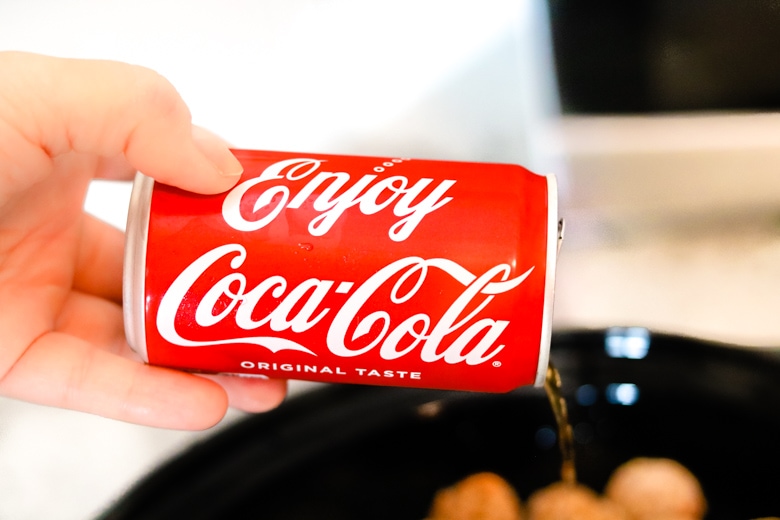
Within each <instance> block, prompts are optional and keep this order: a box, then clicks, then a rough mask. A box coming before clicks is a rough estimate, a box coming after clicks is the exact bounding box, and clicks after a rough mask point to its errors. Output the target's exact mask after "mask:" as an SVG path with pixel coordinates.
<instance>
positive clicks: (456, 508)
mask: <svg viewBox="0 0 780 520" xmlns="http://www.w3.org/2000/svg"><path fill="white" fill-rule="evenodd" d="M428 519H429V520H524V516H523V514H522V506H521V504H520V499H519V498H518V496H517V494H516V493H515V490H514V488H512V486H511V485H510V484H509V483H508V482H507V481H506V480H504V479H503V478H501V477H500V476H498V475H496V474H495V473H488V472H485V473H475V474H474V475H471V476H469V477H466V478H465V479H463V480H461V481H460V482H458V483H456V484H455V485H453V486H451V487H448V488H446V489H442V490H441V491H439V492H438V493H436V495H435V496H434V498H433V505H432V506H431V511H430V514H429V515H428Z"/></svg>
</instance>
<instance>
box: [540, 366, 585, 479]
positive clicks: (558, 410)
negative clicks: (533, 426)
mask: <svg viewBox="0 0 780 520" xmlns="http://www.w3.org/2000/svg"><path fill="white" fill-rule="evenodd" d="M544 390H545V392H547V399H549V400H550V405H551V406H552V410H553V414H554V415H555V422H556V423H557V425H558V446H559V447H560V450H561V480H562V481H563V482H566V483H568V484H574V483H576V482H577V471H576V469H575V467H574V435H572V430H571V424H569V412H568V410H567V408H566V400H565V399H564V398H563V395H562V393H561V375H560V373H558V370H556V368H555V367H554V366H553V365H552V363H550V365H549V366H548V367H547V375H546V377H545V380H544Z"/></svg>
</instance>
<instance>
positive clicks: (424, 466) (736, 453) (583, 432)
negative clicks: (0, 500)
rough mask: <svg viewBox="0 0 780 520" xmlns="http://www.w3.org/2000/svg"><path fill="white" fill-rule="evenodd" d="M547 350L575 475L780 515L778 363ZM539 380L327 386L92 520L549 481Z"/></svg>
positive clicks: (722, 514) (687, 354) (258, 509)
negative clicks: (617, 473)
mask: <svg viewBox="0 0 780 520" xmlns="http://www.w3.org/2000/svg"><path fill="white" fill-rule="evenodd" d="M552 356H553V360H554V363H555V364H556V366H557V368H558V370H559V371H560V372H561V377H562V381H563V392H564V395H565V396H566V398H567V401H568V407H569V412H570V417H571V423H572V425H573V428H574V435H575V441H576V450H577V452H576V454H577V460H576V462H577V472H578V478H579V479H580V481H582V482H584V483H586V484H588V485H590V486H591V487H593V488H594V489H596V490H597V491H601V489H602V487H603V486H604V484H605V483H606V480H607V478H608V477H609V475H610V473H611V472H612V471H613V470H614V469H615V468H616V467H617V466H618V465H619V464H620V463H622V462H624V461H626V460H628V459H629V458H631V457H635V456H663V457H670V458H673V459H676V460H678V461H679V462H681V463H682V464H684V465H686V466H687V467H688V468H689V469H690V470H691V471H693V472H694V474H695V475H697V477H698V478H699V479H700V481H701V483H702V486H703V488H704V492H705V494H706V496H707V498H708V500H709V505H710V513H709V515H708V516H707V518H708V520H715V519H729V520H739V519H743V520H747V519H749V518H759V517H763V516H768V515H778V514H780V496H778V494H777V489H776V488H777V478H776V472H777V468H778V467H780V450H778V449H777V439H778V438H780V377H778V374H780V361H778V358H777V357H775V356H773V355H770V354H768V353H765V352H762V351H752V350H747V349H742V348H731V347H727V346H722V345H717V344H709V343H704V342H699V341H694V340H691V339H685V338H678V337H673V336H663V335H652V336H651V335H649V334H648V333H647V331H646V330H645V329H633V328H629V329H611V330H608V331H585V332H576V333H559V334H556V335H555V336H554V339H553V347H552ZM554 425H555V420H554V418H553V416H552V412H551V411H550V406H549V403H548V402H547V398H546V396H545V395H544V392H543V391H542V390H541V389H537V388H521V389H519V390H517V391H515V392H512V393H509V394H500V395H496V394H475V393H460V392H443V391H425V390H415V389H408V388H382V387H360V386H329V387H324V388H322V389H317V390H313V391H311V392H310V393H307V394H301V395H299V396H297V397H294V398H291V399H290V400H289V401H288V402H286V403H285V404H284V405H282V406H281V407H280V408H278V409H277V410H274V411H272V412H270V413H267V414H263V415H257V416H253V417H249V418H248V419H246V420H243V421H241V422H238V423H237V424H235V425H233V426H231V427H229V428H227V429H226V430H223V431H221V432H220V433H218V434H217V435H215V436H213V437H212V438H210V439H207V440H206V441H204V442H202V443H201V444H199V445H196V446H194V447H193V448H192V449H190V450H188V451H186V452H184V453H183V454H182V455H181V456H179V457H178V458H176V459H174V460H172V461H171V462H170V463H168V464H166V465H164V466H162V467H160V468H159V469H158V470H157V471H155V472H154V473H152V474H151V475H149V477H148V478H147V479H146V480H144V481H142V482H140V483H139V484H138V485H137V486H136V487H135V488H134V489H132V490H130V491H129V492H128V493H127V495H126V496H125V497H123V498H122V499H121V500H120V501H118V502H117V503H116V504H115V505H114V506H113V507H112V508H111V509H110V510H109V511H107V512H106V513H105V515H104V516H103V517H101V518H103V520H131V519H147V520H152V519H166V520H167V519H170V518H187V519H189V520H205V519H223V518H230V519H255V518H263V519H265V520H273V519H279V520H282V519H285V520H304V519H311V520H323V519H340V520H351V519H355V520H365V519H367V518H371V519H374V520H402V519H408V520H422V519H423V518H425V515H426V513H427V512H428V508H429V507H430V504H431V500H432V498H433V495H434V493H435V492H436V491H437V490H438V489H441V488H442V487H445V486H448V485H451V484H453V483H455V482H456V481H458V480H460V479H462V478H464V477H465V476H467V475H469V474H472V473H475V472H478V471H493V472H496V473H498V474H500V475H502V476H503V477H504V478H506V479H507V480H508V481H509V482H510V483H511V484H512V485H513V486H515V487H516V489H517V490H518V492H519V493H520V495H521V497H522V498H524V499H525V498H527V497H528V495H529V494H530V492H532V491H533V490H534V489H538V488H540V487H543V486H545V485H547V484H549V483H551V482H553V481H555V480H557V479H558V478H559V474H560V453H559V451H558V449H557V445H556V440H555V426H554Z"/></svg>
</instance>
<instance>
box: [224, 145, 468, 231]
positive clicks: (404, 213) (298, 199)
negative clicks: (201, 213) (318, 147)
mask: <svg viewBox="0 0 780 520" xmlns="http://www.w3.org/2000/svg"><path fill="white" fill-rule="evenodd" d="M323 162H324V161H321V160H318V159H306V158H298V159H287V160H284V161H279V162H277V163H274V164H272V165H270V166H268V167H267V168H266V169H265V170H263V173H261V174H260V175H259V176H258V177H255V178H252V179H249V180H246V181H244V182H242V183H241V184H239V185H238V186H236V187H235V188H233V189H232V190H231V191H230V193H228V195H227V197H225V200H224V202H223V204H222V216H223V218H224V219H225V222H226V223H227V224H228V225H229V226H230V227H232V228H233V229H235V230H238V231H256V230H258V229H261V228H263V227H265V226H267V225H268V224H270V223H271V222H272V221H273V220H274V219H275V218H276V217H277V216H279V214H280V213H281V212H282V210H284V209H285V208H287V209H298V208H300V207H301V205H302V204H303V203H304V202H306V201H307V200H308V199H309V198H310V197H312V195H313V194H314V192H315V191H316V190H317V189H320V188H322V192H321V193H320V194H318V195H317V196H316V198H314V200H313V203H312V206H313V208H314V210H315V211H316V212H318V213H319V215H318V216H317V217H315V218H313V219H312V220H311V222H309V226H308V230H309V233H311V234H312V236H322V235H324V234H325V233H327V232H328V231H329V230H330V229H331V228H332V227H333V225H334V224H335V223H336V221H337V220H338V219H339V218H340V217H341V216H342V215H343V214H344V212H345V211H347V210H348V209H349V208H352V207H354V206H357V208H358V209H359V211H360V212H361V213H363V214H364V215H373V214H375V213H378V212H380V211H382V210H383V209H385V208H388V207H390V206H391V205H392V212H393V215H395V216H396V217H399V220H398V221H397V222H396V223H395V224H393V226H392V227H391V228H390V230H389V231H388V236H389V237H390V239H391V240H393V241H396V242H401V241H403V240H406V239H407V238H409V235H411V233H412V231H414V229H415V228H416V227H417V226H418V225H419V224H420V222H421V221H422V219H423V218H424V217H425V216H426V215H428V214H430V213H432V212H434V211H436V210H437V209H439V208H441V207H442V206H444V205H445V204H447V203H448V202H450V201H451V200H452V197H445V196H444V194H445V193H446V192H447V190H449V189H450V187H452V185H453V184H455V181H454V180H443V181H441V182H440V183H439V184H438V185H436V186H435V187H434V188H433V189H432V190H431V191H430V193H428V194H427V195H425V196H423V195H422V192H423V191H424V190H425V189H426V188H427V187H428V186H429V185H431V183H432V182H433V181H434V179H429V178H423V179H419V180H418V181H417V182H415V183H413V184H412V183H411V182H410V181H409V179H407V178H406V177H404V176H403V175H392V176H388V177H384V178H381V179H380V178H379V177H378V176H377V175H373V174H367V175H363V176H362V177H361V178H359V179H358V180H357V181H355V182H354V183H353V184H351V185H349V183H350V181H351V180H352V176H351V175H350V174H349V173H346V172H327V171H321V170H320V167H321V166H322V163H323ZM284 179H286V180H288V181H294V182H295V181H300V182H301V183H304V182H305V184H304V185H303V187H302V188H301V189H300V191H299V192H298V193H297V194H295V195H294V196H292V197H291V193H290V188H289V187H288V186H285V185H283V184H275V183H274V182H273V181H280V180H284ZM255 187H258V189H262V191H261V192H260V193H259V195H258V194H257V190H254V188H255ZM341 190H343V192H342V193H340V194H339V191H341ZM250 194H253V195H254V196H256V197H257V198H256V201H255V203H254V206H253V209H252V212H253V213H254V214H258V213H260V214H262V216H256V218H254V219H250V218H247V217H246V216H244V215H243V214H242V212H241V202H242V200H243V199H244V197H247V196H249V195H250Z"/></svg>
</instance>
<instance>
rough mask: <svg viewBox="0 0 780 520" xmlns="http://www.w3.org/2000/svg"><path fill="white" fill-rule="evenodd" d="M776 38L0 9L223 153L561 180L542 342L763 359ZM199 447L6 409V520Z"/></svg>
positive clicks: (402, 13) (483, 1) (0, 513)
mask: <svg viewBox="0 0 780 520" xmlns="http://www.w3.org/2000/svg"><path fill="white" fill-rule="evenodd" d="M779 29H780V3H778V2H777V1H775V0H751V1H749V2H738V3H737V2H730V1H728V0H706V1H703V2H696V3H683V2H675V1H673V0H653V1H650V0H644V1H640V0H637V1H635V2H622V1H606V0H604V1H596V0H589V1H583V0H549V2H547V1H542V0H511V1H510V0H480V1H460V0H455V1H452V0H449V1H445V0H395V1H393V2H389V1H384V0H382V1H375V2H370V3H369V2H361V1H359V0H286V1H285V0H224V1H221V2H216V1H213V0H191V1H187V2H185V1H175V0H155V1H152V0H136V1H134V2H121V1H117V0H103V1H97V0H72V1H70V2H55V1H51V0H26V1H24V2H22V1H21V0H4V1H3V2H0V50H25V51H32V52H39V53H45V54H51V55H57V56H65V57H79V58H106V59H113V60H121V61H126V62H131V63H136V64H140V65H144V66H146V67H149V68H152V69H155V70H156V71H158V72H159V73H161V74H162V75H164V76H165V77H167V78H168V79H169V80H170V81H171V82H172V83H173V84H174V85H175V86H176V87H177V88H178V89H179V91H180V93H181V94H182V96H183V97H184V99H185V101H186V102H187V103H188V105H189V107H190V109H191V111H192V113H193V118H194V121H195V123H197V124H199V125H202V126H205V127H207V128H209V129H211V130H213V131H215V132H216V133H218V134H220V135H222V136H223V137H224V138H226V139H227V140H228V141H230V142H231V143H233V144H234V145H235V146H236V147H241V148H256V149H274V150H289V151H304V152H323V153H347V154H370V155H380V156H411V157H418V158H431V159H455V160H468V161H497V162H512V163H520V164H523V165H524V166H527V167H529V168H530V169H532V170H535V171H538V172H545V173H547V172H551V173H554V174H555V175H556V176H557V177H558V179H559V183H560V187H561V194H560V203H561V216H562V217H563V218H564V219H565V220H566V237H565V240H564V243H563V248H562V250H561V256H560V260H559V266H558V279H557V283H556V287H557V293H556V310H555V322H554V325H555V327H556V328H557V329H559V330H562V329H568V328H578V327H588V328H595V327H603V326H611V325H636V326H644V327H649V328H651V329H653V330H658V331H665V332H674V333H678V334H683V335H691V336H696V337H702V338H707V339H714V340H717V341H722V342H727V343H731V344H735V345H745V346H756V347H765V348H773V347H776V346H777V345H780V320H778V318H777V313H778V309H780V294H779V293H780V291H778V288H780V175H777V172H776V169H777V165H778V164H780V161H778V159H780V115H778V114H777V113H776V111H777V107H778V106H780V30H779ZM129 197H130V186H129V185H127V184H123V183H108V182H95V183H94V185H93V186H92V189H91V190H90V193H89V195H88V197H87V200H86V209H87V210H88V211H90V212H92V213H94V214H96V215H98V216H99V217H101V218H104V219H105V220H107V221H109V222H111V223H113V224H114V225H116V226H117V227H119V228H123V227H124V225H125V219H126V215H127V209H128V202H129ZM310 387H311V385H306V384H299V383H293V385H292V393H293V394H295V393H297V392H302V391H306V389H307V388H310ZM240 418H241V414H238V413H231V414H230V415H229V416H228V417H226V419H225V420H224V421H223V423H222V424H220V425H219V426H217V427H216V429H219V428H223V427H225V426H227V425H229V424H231V423H232V422H233V421H235V420H239V419H240ZM211 433H212V432H201V433H187V432H176V431H162V430H154V429H150V428H143V427H137V426H132V425H127V424H124V423H118V422H116V421H110V420H106V419H103V418H99V417H94V416H89V415H86V414H81V413H76V412H69V411H62V410H53V409H48V408H43V407H38V406H34V405H29V404H25V403H19V402H15V401H10V400H0V519H2V520H5V519H41V518H51V519H54V518H57V519H84V518H90V517H93V516H94V515H96V514H98V513H99V512H100V511H101V510H103V509H104V508H105V507H107V506H108V505H109V504H110V503H111V502H112V501H113V500H114V499H116V498H117V497H118V496H119V495H120V494H121V493H122V492H123V491H124V490H125V489H127V488H128V487H129V486H131V485H132V484H133V483H134V482H135V481H137V480H138V479H139V478H140V477H141V476H143V475H144V474H146V473H147V472H149V471H151V470H152V469H153V468H155V467H156V466H157V465H159V464H161V463H162V462H164V461H165V460H167V459H168V458H169V457H171V456H173V455H175V454H176V453H178V452H179V451H181V450H183V449H185V448H186V447H187V446H189V445H191V444H192V443H194V442H198V440H200V439H202V438H204V437H205V436H208V435H210V434H211Z"/></svg>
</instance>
